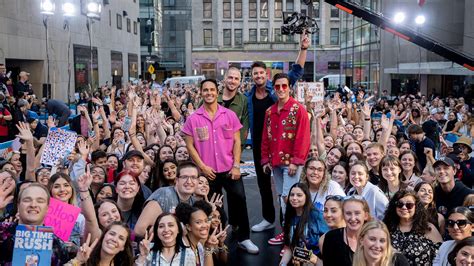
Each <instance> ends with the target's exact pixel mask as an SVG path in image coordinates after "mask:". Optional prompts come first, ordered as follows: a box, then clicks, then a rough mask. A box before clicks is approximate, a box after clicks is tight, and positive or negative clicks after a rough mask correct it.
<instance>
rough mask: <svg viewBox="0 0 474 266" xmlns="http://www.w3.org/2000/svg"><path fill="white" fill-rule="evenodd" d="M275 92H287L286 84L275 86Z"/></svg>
mask: <svg viewBox="0 0 474 266" xmlns="http://www.w3.org/2000/svg"><path fill="white" fill-rule="evenodd" d="M273 87H274V88H275V90H287V89H288V84H276V85H274V86H273Z"/></svg>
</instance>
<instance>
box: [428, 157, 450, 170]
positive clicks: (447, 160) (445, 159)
mask: <svg viewBox="0 0 474 266" xmlns="http://www.w3.org/2000/svg"><path fill="white" fill-rule="evenodd" d="M441 163H442V164H445V165H447V166H451V167H453V168H454V161H453V160H452V159H451V158H450V156H449V155H448V156H446V157H441V158H439V159H438V160H437V161H436V162H435V163H434V164H433V168H436V167H437V166H438V165H439V164H441Z"/></svg>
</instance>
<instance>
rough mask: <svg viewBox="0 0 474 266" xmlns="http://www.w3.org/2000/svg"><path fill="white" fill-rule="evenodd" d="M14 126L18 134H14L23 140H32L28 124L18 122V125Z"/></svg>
mask: <svg viewBox="0 0 474 266" xmlns="http://www.w3.org/2000/svg"><path fill="white" fill-rule="evenodd" d="M16 128H17V129H18V131H19V134H18V135H16V136H17V137H19V138H20V139H22V140H24V141H32V140H33V134H32V133H31V131H30V126H29V125H28V124H27V123H23V122H18V125H16Z"/></svg>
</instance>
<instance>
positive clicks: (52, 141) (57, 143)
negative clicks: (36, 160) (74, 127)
mask: <svg viewBox="0 0 474 266" xmlns="http://www.w3.org/2000/svg"><path fill="white" fill-rule="evenodd" d="M76 139H77V133H76V132H73V131H69V130H64V129H61V128H56V127H53V128H51V129H50V130H49V133H48V137H47V138H46V141H45V143H44V151H43V153H42V154H41V163H42V164H46V165H51V166H56V165H57V164H58V162H59V160H60V159H63V158H64V157H65V156H66V155H67V154H69V153H70V152H71V151H72V150H73V149H74V145H75V144H76Z"/></svg>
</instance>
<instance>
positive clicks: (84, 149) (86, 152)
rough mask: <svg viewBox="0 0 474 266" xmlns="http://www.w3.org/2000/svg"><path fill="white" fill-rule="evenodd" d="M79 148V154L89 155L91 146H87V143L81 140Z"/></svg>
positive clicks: (78, 144)
mask: <svg viewBox="0 0 474 266" xmlns="http://www.w3.org/2000/svg"><path fill="white" fill-rule="evenodd" d="M77 148H78V150H79V153H80V154H81V155H82V156H88V155H89V151H90V148H89V145H88V144H87V141H84V140H79V142H78V143H77Z"/></svg>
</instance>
